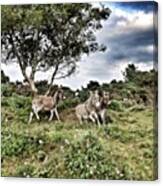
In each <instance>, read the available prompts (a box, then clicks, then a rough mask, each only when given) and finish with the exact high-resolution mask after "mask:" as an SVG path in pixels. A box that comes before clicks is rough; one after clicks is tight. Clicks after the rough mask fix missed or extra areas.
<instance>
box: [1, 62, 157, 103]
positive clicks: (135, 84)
mask: <svg viewBox="0 0 163 186" xmlns="http://www.w3.org/2000/svg"><path fill="white" fill-rule="evenodd" d="M123 76H124V81H117V80H115V79H114V80H112V81H111V82H110V83H107V82H106V83H103V84H99V82H97V81H90V82H89V83H88V84H87V86H86V87H85V88H84V87H82V88H81V90H76V91H73V90H72V89H71V88H69V87H66V86H63V90H64V93H65V96H66V97H67V98H69V99H73V98H74V96H76V97H78V98H80V101H84V100H86V99H87V97H88V96H89V91H90V90H97V89H98V90H99V91H103V90H105V91H108V92H109V93H110V96H111V99H116V100H124V99H128V100H134V101H135V102H136V103H144V104H146V105H148V104H150V105H151V104H153V100H155V98H156V99H157V97H156V95H157V71H155V70H154V69H152V70H150V71H140V70H138V69H137V68H136V67H135V65H134V64H129V65H128V67H127V68H126V69H125V71H124V72H123ZM1 83H2V96H12V93H17V94H21V95H24V96H30V95H31V92H30V88H29V87H28V84H27V83H25V82H23V83H22V82H19V81H16V82H14V83H13V82H10V81H9V77H7V76H6V75H5V74H4V72H3V71H2V70H1ZM36 87H37V88H38V90H39V94H44V93H45V92H46V90H47V89H48V81H46V80H43V81H37V82H36ZM56 89H57V85H53V87H52V91H51V94H53V92H55V90H56Z"/></svg>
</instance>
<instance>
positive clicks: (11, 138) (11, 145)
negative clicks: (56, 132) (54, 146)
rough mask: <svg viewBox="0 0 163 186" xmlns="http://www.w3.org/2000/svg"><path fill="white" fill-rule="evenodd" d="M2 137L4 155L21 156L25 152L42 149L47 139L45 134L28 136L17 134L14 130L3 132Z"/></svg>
mask: <svg viewBox="0 0 163 186" xmlns="http://www.w3.org/2000/svg"><path fill="white" fill-rule="evenodd" d="M1 139H2V147H1V150H2V151H1V152H2V157H5V156H19V155H22V154H23V153H27V154H29V153H32V152H37V151H39V150H42V148H43V146H44V145H45V142H46V139H45V137H44V136H40V135H38V136H36V137H32V136H26V135H23V134H15V133H12V132H3V133H2V135H1ZM40 142H41V143H40ZM42 142H44V143H42Z"/></svg>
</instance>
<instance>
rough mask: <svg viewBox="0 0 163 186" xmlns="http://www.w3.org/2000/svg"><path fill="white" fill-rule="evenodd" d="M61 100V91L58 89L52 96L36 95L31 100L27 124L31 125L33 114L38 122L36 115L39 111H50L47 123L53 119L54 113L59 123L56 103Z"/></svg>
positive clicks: (38, 118)
mask: <svg viewBox="0 0 163 186" xmlns="http://www.w3.org/2000/svg"><path fill="white" fill-rule="evenodd" d="M63 98H64V97H63V90H62V89H61V88H58V90H57V91H56V92H55V94H54V95H53V96H47V95H36V96H35V97H34V98H33V100H32V111H31V113H30V117H29V121H28V123H31V121H32V118H33V115H34V114H35V116H36V118H37V120H40V117H39V115H38V113H39V112H40V111H50V117H49V121H51V120H52V119H53V116H54V113H55V115H56V117H57V120H58V121H60V117H59V114H58V111H57V106H58V103H59V102H60V101H61V100H63Z"/></svg>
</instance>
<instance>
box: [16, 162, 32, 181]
mask: <svg viewBox="0 0 163 186" xmlns="http://www.w3.org/2000/svg"><path fill="white" fill-rule="evenodd" d="M33 175H34V167H33V166H32V165H29V164H27V165H20V166H19V167H18V168H17V169H16V173H15V175H14V176H16V177H26V178H29V177H33Z"/></svg>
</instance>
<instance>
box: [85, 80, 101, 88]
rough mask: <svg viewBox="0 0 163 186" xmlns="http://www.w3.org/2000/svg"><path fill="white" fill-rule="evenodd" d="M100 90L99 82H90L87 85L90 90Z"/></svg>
mask: <svg viewBox="0 0 163 186" xmlns="http://www.w3.org/2000/svg"><path fill="white" fill-rule="evenodd" d="M99 88H100V84H99V82H97V81H90V82H89V83H88V85H87V89H88V90H97V89H99Z"/></svg>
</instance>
